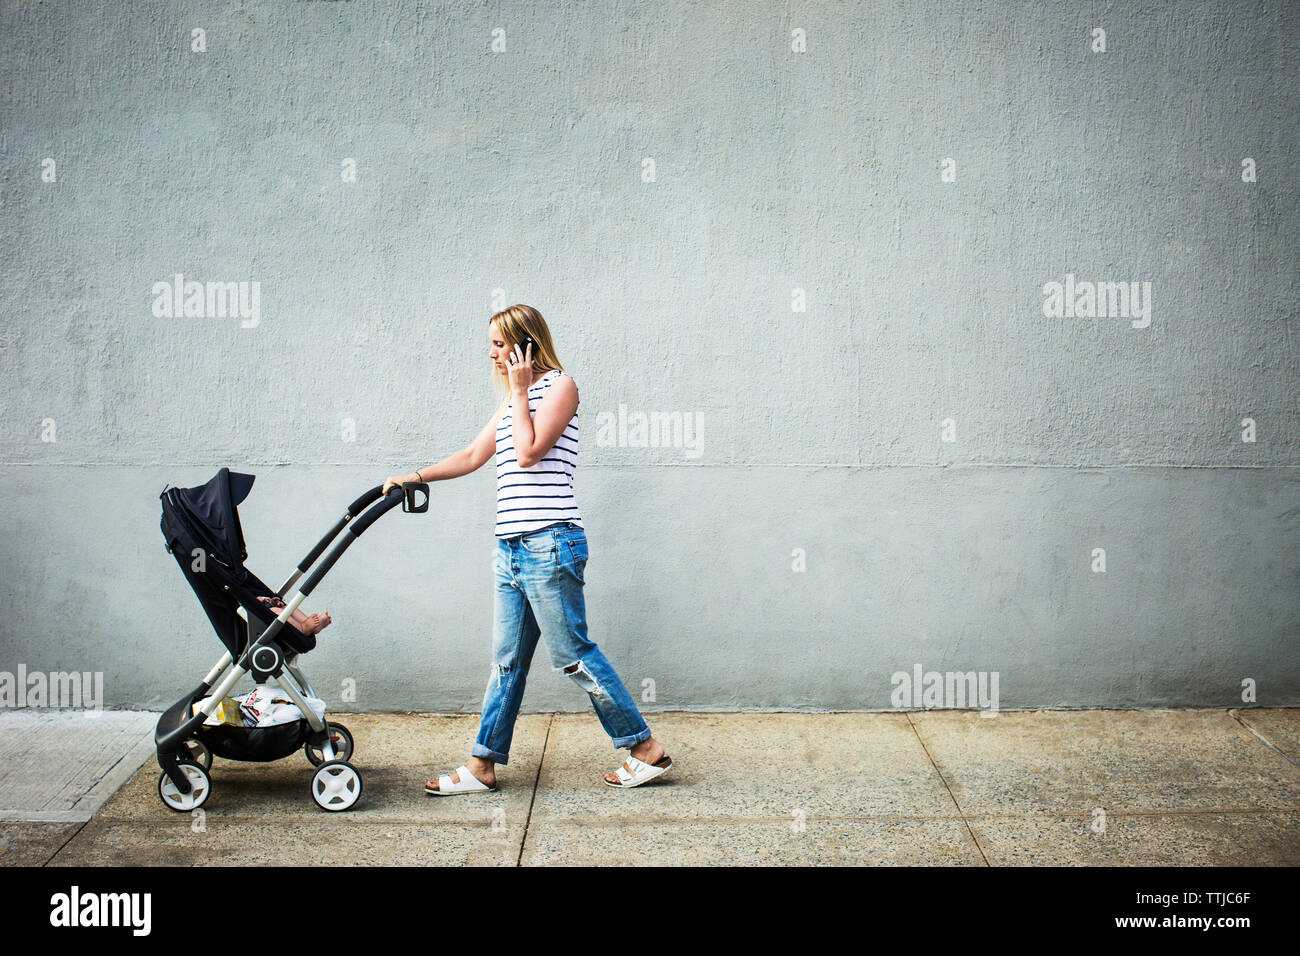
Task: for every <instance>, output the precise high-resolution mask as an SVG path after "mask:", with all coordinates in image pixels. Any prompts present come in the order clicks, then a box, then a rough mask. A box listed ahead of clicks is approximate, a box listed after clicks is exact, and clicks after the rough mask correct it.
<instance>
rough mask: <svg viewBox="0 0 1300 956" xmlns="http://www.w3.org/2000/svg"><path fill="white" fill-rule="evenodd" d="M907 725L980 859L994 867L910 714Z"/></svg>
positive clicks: (986, 864)
mask: <svg viewBox="0 0 1300 956" xmlns="http://www.w3.org/2000/svg"><path fill="white" fill-rule="evenodd" d="M907 724H908V726H909V727H911V728H912V733H913V734H915V735H916V742H917V743H919V744H920V745H921V749H922V750H924V751H925V757H926V759H927V760H929V761H930V766H931V767H933V768H934V772H935V773H937V774H938V775H939V782H940V783H942V784H943V788H944V789H945V790H947V791H948V799H949V800H951V801H952V805H953V806H954V807H956V808H957V813H958V814H960V815H961V822H962V825H963V826H964V827H966V832H967V833H969V834H970V839H971V842H972V843H974V844H975V849H976V850H978V851H979V855H980V859H981V860H983V861H984V865H985V866H992V865H993V864H992V863H990V862H989V858H988V857H987V856H985V854H984V847H982V846H980V841H979V838H978V837H977V836H975V831H974V830H972V829H971V828H970V821H969V820H967V819H966V812H965V811H964V810H962V808H961V804H960V803H958V802H957V797H956V796H954V795H953V792H952V787H950V786H948V781H947V780H945V779H944V776H943V771H942V770H940V769H939V765H938V764H937V763H935V762H934V757H932V756H930V748H929V747H927V746H926V745H925V741H924V740H922V739H921V732H920V731H919V730H917V729H916V724H915V723H913V721H912V715H911V713H910V712H909V713H908V714H907Z"/></svg>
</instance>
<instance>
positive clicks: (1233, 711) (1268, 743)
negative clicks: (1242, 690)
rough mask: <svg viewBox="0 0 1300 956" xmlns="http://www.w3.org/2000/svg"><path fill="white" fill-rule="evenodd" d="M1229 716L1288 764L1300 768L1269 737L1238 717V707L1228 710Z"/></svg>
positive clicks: (1299, 765)
mask: <svg viewBox="0 0 1300 956" xmlns="http://www.w3.org/2000/svg"><path fill="white" fill-rule="evenodd" d="M1228 716H1229V717H1231V718H1232V719H1233V720H1235V721H1236V722H1237V723H1239V724H1241V726H1243V727H1245V728H1246V729H1247V730H1249V731H1250V732H1251V733H1252V734H1254V735H1255V736H1256V737H1258V738H1259V739H1260V740H1262V741H1263V742H1264V746H1266V747H1268V748H1269V749H1270V750H1272V751H1274V752H1275V753H1276V754H1277V755H1278V756H1279V757H1281V758H1282V759H1283V760H1285V761H1286V762H1287V763H1289V764H1291V766H1293V767H1300V763H1297V762H1296V761H1295V760H1293V759H1292V758H1291V757H1290V756H1289V755H1288V754H1287V753H1286V752H1285V751H1283V750H1280V749H1278V748H1277V747H1276V746H1274V744H1273V742H1272V741H1271V740H1269V739H1268V738H1267V737H1265V736H1264V735H1263V734H1261V733H1260V732H1259V731H1258V730H1256V729H1255V728H1254V727H1252V726H1250V724H1248V723H1246V722H1245V721H1244V720H1242V719H1241V717H1240V716H1238V714H1237V708H1236V707H1229V708H1228Z"/></svg>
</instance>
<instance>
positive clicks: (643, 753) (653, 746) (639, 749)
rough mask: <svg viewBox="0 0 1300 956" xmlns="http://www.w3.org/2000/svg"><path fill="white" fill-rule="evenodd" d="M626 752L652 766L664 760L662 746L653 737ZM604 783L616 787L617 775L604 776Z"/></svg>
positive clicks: (613, 773)
mask: <svg viewBox="0 0 1300 956" xmlns="http://www.w3.org/2000/svg"><path fill="white" fill-rule="evenodd" d="M628 752H629V753H630V754H631V755H632V756H633V757H635V758H636V759H637V760H640V761H641V762H643V763H648V764H651V765H652V766H653V765H654V764H657V763H658V762H659V761H660V760H663V759H664V746H663V744H661V743H660V742H659V741H657V740H655V739H654V738H653V737H650V738H648V739H646V740H643V741H641V742H640V743H639V744H637V745H636V746H635V747H633V748H632V749H631V750H630V751H628ZM605 782H606V783H609V784H613V785H614V786H616V787H617V786H618V785H619V784H618V774H617V773H615V772H613V771H610V772H609V773H607V774H605Z"/></svg>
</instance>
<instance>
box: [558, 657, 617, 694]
mask: <svg viewBox="0 0 1300 956" xmlns="http://www.w3.org/2000/svg"><path fill="white" fill-rule="evenodd" d="M564 673H566V674H568V675H569V676H570V677H572V678H573V681H574V683H575V684H577V685H578V686H579V687H581V688H582V689H583V690H584V691H586V692H587V693H588V694H590V695H591V696H592V697H594V698H595V699H596V700H597V701H599V702H601V703H607V702H610V696H609V694H608V692H606V690H605V688H604V687H602V686H601V685H600V681H598V680H596V678H595V676H594V675H593V674H592V673H591V671H589V670H588V669H587V665H586V664H584V663H583V662H582V661H574V662H573V663H572V664H570V665H569V666H568V667H566V668H564Z"/></svg>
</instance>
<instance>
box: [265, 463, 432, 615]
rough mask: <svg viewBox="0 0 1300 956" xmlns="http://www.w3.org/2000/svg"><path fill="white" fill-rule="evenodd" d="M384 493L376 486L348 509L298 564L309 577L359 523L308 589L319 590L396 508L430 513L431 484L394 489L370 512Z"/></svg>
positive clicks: (313, 576)
mask: <svg viewBox="0 0 1300 956" xmlns="http://www.w3.org/2000/svg"><path fill="white" fill-rule="evenodd" d="M383 492H384V486H383V485H376V486H375V487H373V488H371V489H370V490H369V491H367V492H366V493H365V494H363V495H362V496H361V497H360V498H358V499H357V500H356V501H354V502H352V504H350V505H348V510H347V513H346V514H344V515H343V517H342V518H340V519H339V520H338V522H337V523H335V525H334V527H333V528H331V529H330V530H329V532H328V533H326V535H325V537H323V538H321V539H320V541H318V542H317V543H316V547H314V548H312V549H311V551H310V552H309V553H308V555H307V557H305V558H303V559H302V561H300V562H299V563H298V575H303V574H306V573H307V569H308V568H310V567H311V566H312V565H313V564H315V563H316V562H317V560H318V559H319V558H320V556H321V555H322V554H324V553H325V549H326V548H328V547H329V546H330V544H331V543H332V542H333V541H334V539H335V538H337V537H338V535H339V532H340V531H342V530H343V529H344V527H346V526H347V524H348V522H350V521H352V520H353V518H356V523H355V524H353V525H352V527H351V528H349V529H348V532H349V534H350V536H351V537H350V539H349V540H348V541H347V542H345V543H344V544H343V545H342V546H341V547H340V548H339V549H337V550H336V551H335V553H334V554H332V555H331V556H330V558H329V559H328V562H327V563H326V564H325V566H324V567H322V568H317V569H316V571H317V573H316V574H313V575H312V576H311V578H310V579H309V580H308V585H306V586H304V588H306V587H308V586H309V587H315V585H316V583H317V582H318V581H320V579H321V578H322V577H323V576H324V573H325V572H326V571H328V570H329V569H330V568H331V567H333V566H334V562H335V561H337V560H338V557H339V555H340V554H342V553H343V551H345V550H346V549H347V546H348V545H349V544H351V543H352V540H355V539H356V538H359V537H360V536H361V535H362V534H363V533H364V532H365V530H366V529H367V528H369V527H370V526H371V525H372V524H374V523H375V522H376V521H378V520H379V518H380V517H382V516H383V515H385V514H387V513H388V512H389V511H391V510H392V509H393V508H396V507H397V505H398V504H401V506H402V510H403V511H406V512H410V513H411V514H422V513H423V512H425V511H428V510H429V484H428V482H423V481H421V482H414V481H410V482H406V483H405V484H400V485H394V486H393V487H392V488H389V489H388V496H387V498H386V499H385V500H384V502H383V504H381V505H379V506H378V507H375V508H370V506H371V505H372V504H374V503H375V502H376V501H378V500H379V499H380V498H384V493H383ZM394 492H396V494H394ZM417 492H423V494H424V500H423V501H419V500H418V499H417V498H416V494H417ZM367 508H370V510H369V511H365V509H367ZM362 511H365V514H362ZM357 515H360V517H357ZM291 581H292V579H290V582H286V587H285V588H281V592H283V591H285V590H286V589H287V585H288V584H289V583H291ZM303 593H305V594H306V593H310V591H308V590H306V589H304V591H303ZM280 597H284V594H283V593H281V594H280Z"/></svg>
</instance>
